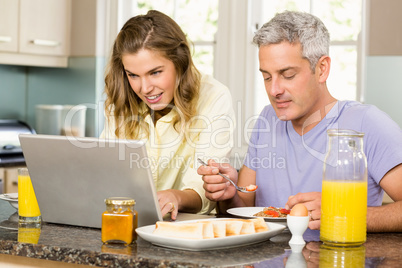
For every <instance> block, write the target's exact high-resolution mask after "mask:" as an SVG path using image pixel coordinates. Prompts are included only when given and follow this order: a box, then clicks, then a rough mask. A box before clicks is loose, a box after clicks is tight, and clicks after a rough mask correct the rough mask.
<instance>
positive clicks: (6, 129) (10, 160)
mask: <svg viewBox="0 0 402 268" xmlns="http://www.w3.org/2000/svg"><path fill="white" fill-rule="evenodd" d="M35 133H36V132H35V130H34V129H33V128H31V127H30V126H29V125H28V124H27V123H25V122H22V121H19V120H13V119H8V120H7V119H6V120H1V119H0V167H7V166H17V165H25V159H24V155H23V154H22V149H21V145H20V140H19V138H18V135H19V134H35Z"/></svg>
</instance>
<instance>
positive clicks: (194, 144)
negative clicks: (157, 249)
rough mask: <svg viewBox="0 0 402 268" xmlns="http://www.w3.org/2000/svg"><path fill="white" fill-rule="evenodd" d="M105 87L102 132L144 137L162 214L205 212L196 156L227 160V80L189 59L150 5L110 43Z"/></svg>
mask: <svg viewBox="0 0 402 268" xmlns="http://www.w3.org/2000/svg"><path fill="white" fill-rule="evenodd" d="M105 93H106V95H107V99H106V103H105V115H106V122H105V129H104V131H103V132H102V134H101V138H111V139H115V138H118V139H141V140H144V141H145V143H146V148H147V153H148V157H149V158H150V159H149V161H148V162H149V163H150V164H151V170H152V175H153V178H154V182H155V184H156V189H157V191H158V193H157V194H158V199H159V205H160V208H161V210H162V214H163V215H164V214H167V213H171V218H172V219H176V216H177V213H178V211H183V212H193V213H208V212H210V211H211V210H212V209H213V208H214V205H215V204H214V202H211V201H209V200H208V199H207V198H206V197H205V192H204V189H203V186H202V185H203V181H202V179H201V176H200V175H198V174H197V171H196V168H197V165H196V162H195V159H196V158H197V157H200V158H202V159H205V160H207V159H209V158H211V157H214V158H216V159H219V160H220V161H225V160H226V161H227V159H228V158H229V155H230V151H231V147H232V145H233V129H234V126H235V120H234V111H233V108H232V100H231V95H230V92H229V90H228V88H227V87H226V86H224V85H223V84H221V83H219V82H218V81H217V80H215V79H213V78H212V77H211V76H209V75H204V74H201V73H200V72H199V71H198V70H197V68H196V67H195V65H194V64H193V60H192V57H191V52H190V46H189V43H188V41H187V38H186V35H185V34H184V33H183V31H182V30H181V29H180V27H179V26H178V24H177V23H176V22H175V21H174V20H172V19H171V18H170V17H168V16H167V15H165V14H163V13H161V12H159V11H156V10H151V11H149V12H148V13H147V14H146V15H138V16H135V17H133V18H131V19H129V20H128V21H127V22H126V23H125V25H124V26H123V28H122V29H121V31H120V32H119V34H118V35H117V38H116V40H115V42H114V45H113V52H112V55H111V58H110V61H109V63H108V66H107V71H106V77H105Z"/></svg>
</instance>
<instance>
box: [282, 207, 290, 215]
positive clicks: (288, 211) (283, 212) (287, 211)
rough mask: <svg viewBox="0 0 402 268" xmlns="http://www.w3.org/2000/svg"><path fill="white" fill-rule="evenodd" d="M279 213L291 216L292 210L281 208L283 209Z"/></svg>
mask: <svg viewBox="0 0 402 268" xmlns="http://www.w3.org/2000/svg"><path fill="white" fill-rule="evenodd" d="M279 212H280V213H282V214H289V213H290V209H285V208H281V209H280V210H279Z"/></svg>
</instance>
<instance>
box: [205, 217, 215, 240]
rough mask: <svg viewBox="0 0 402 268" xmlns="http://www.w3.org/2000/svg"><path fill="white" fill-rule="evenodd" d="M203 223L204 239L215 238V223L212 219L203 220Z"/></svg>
mask: <svg viewBox="0 0 402 268" xmlns="http://www.w3.org/2000/svg"><path fill="white" fill-rule="evenodd" d="M202 225H203V232H202V238H203V239H210V238H214V237H215V235H214V225H213V224H212V222H210V221H206V222H202Z"/></svg>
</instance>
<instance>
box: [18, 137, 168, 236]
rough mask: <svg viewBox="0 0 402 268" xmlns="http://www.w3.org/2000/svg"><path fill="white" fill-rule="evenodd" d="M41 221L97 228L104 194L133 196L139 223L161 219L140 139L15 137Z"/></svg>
mask: <svg viewBox="0 0 402 268" xmlns="http://www.w3.org/2000/svg"><path fill="white" fill-rule="evenodd" d="M19 138H20V143H21V147H22V151H23V154H24V157H25V161H26V164H27V167H28V170H29V173H30V176H31V180H32V185H33V187H34V190H35V194H36V198H37V200H38V204H39V208H40V211H41V214H42V220H43V221H44V222H50V223H60V224H68V225H78V226H86V227H95V228H100V227H101V224H102V213H103V212H104V211H105V208H106V205H105V202H104V200H105V199H106V198H108V197H131V198H133V199H135V202H136V204H135V210H137V211H138V226H144V225H150V224H155V222H156V221H160V220H163V218H162V214H161V211H160V208H159V203H158V199H157V195H156V190H155V186H154V182H153V178H152V173H151V170H150V166H149V162H148V158H147V153H146V148H145V145H144V143H142V142H140V141H134V140H130V141H127V140H124V141H123V140H110V141H108V140H104V139H98V138H77V137H67V136H55V135H34V134H21V135H20V136H19Z"/></svg>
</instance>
